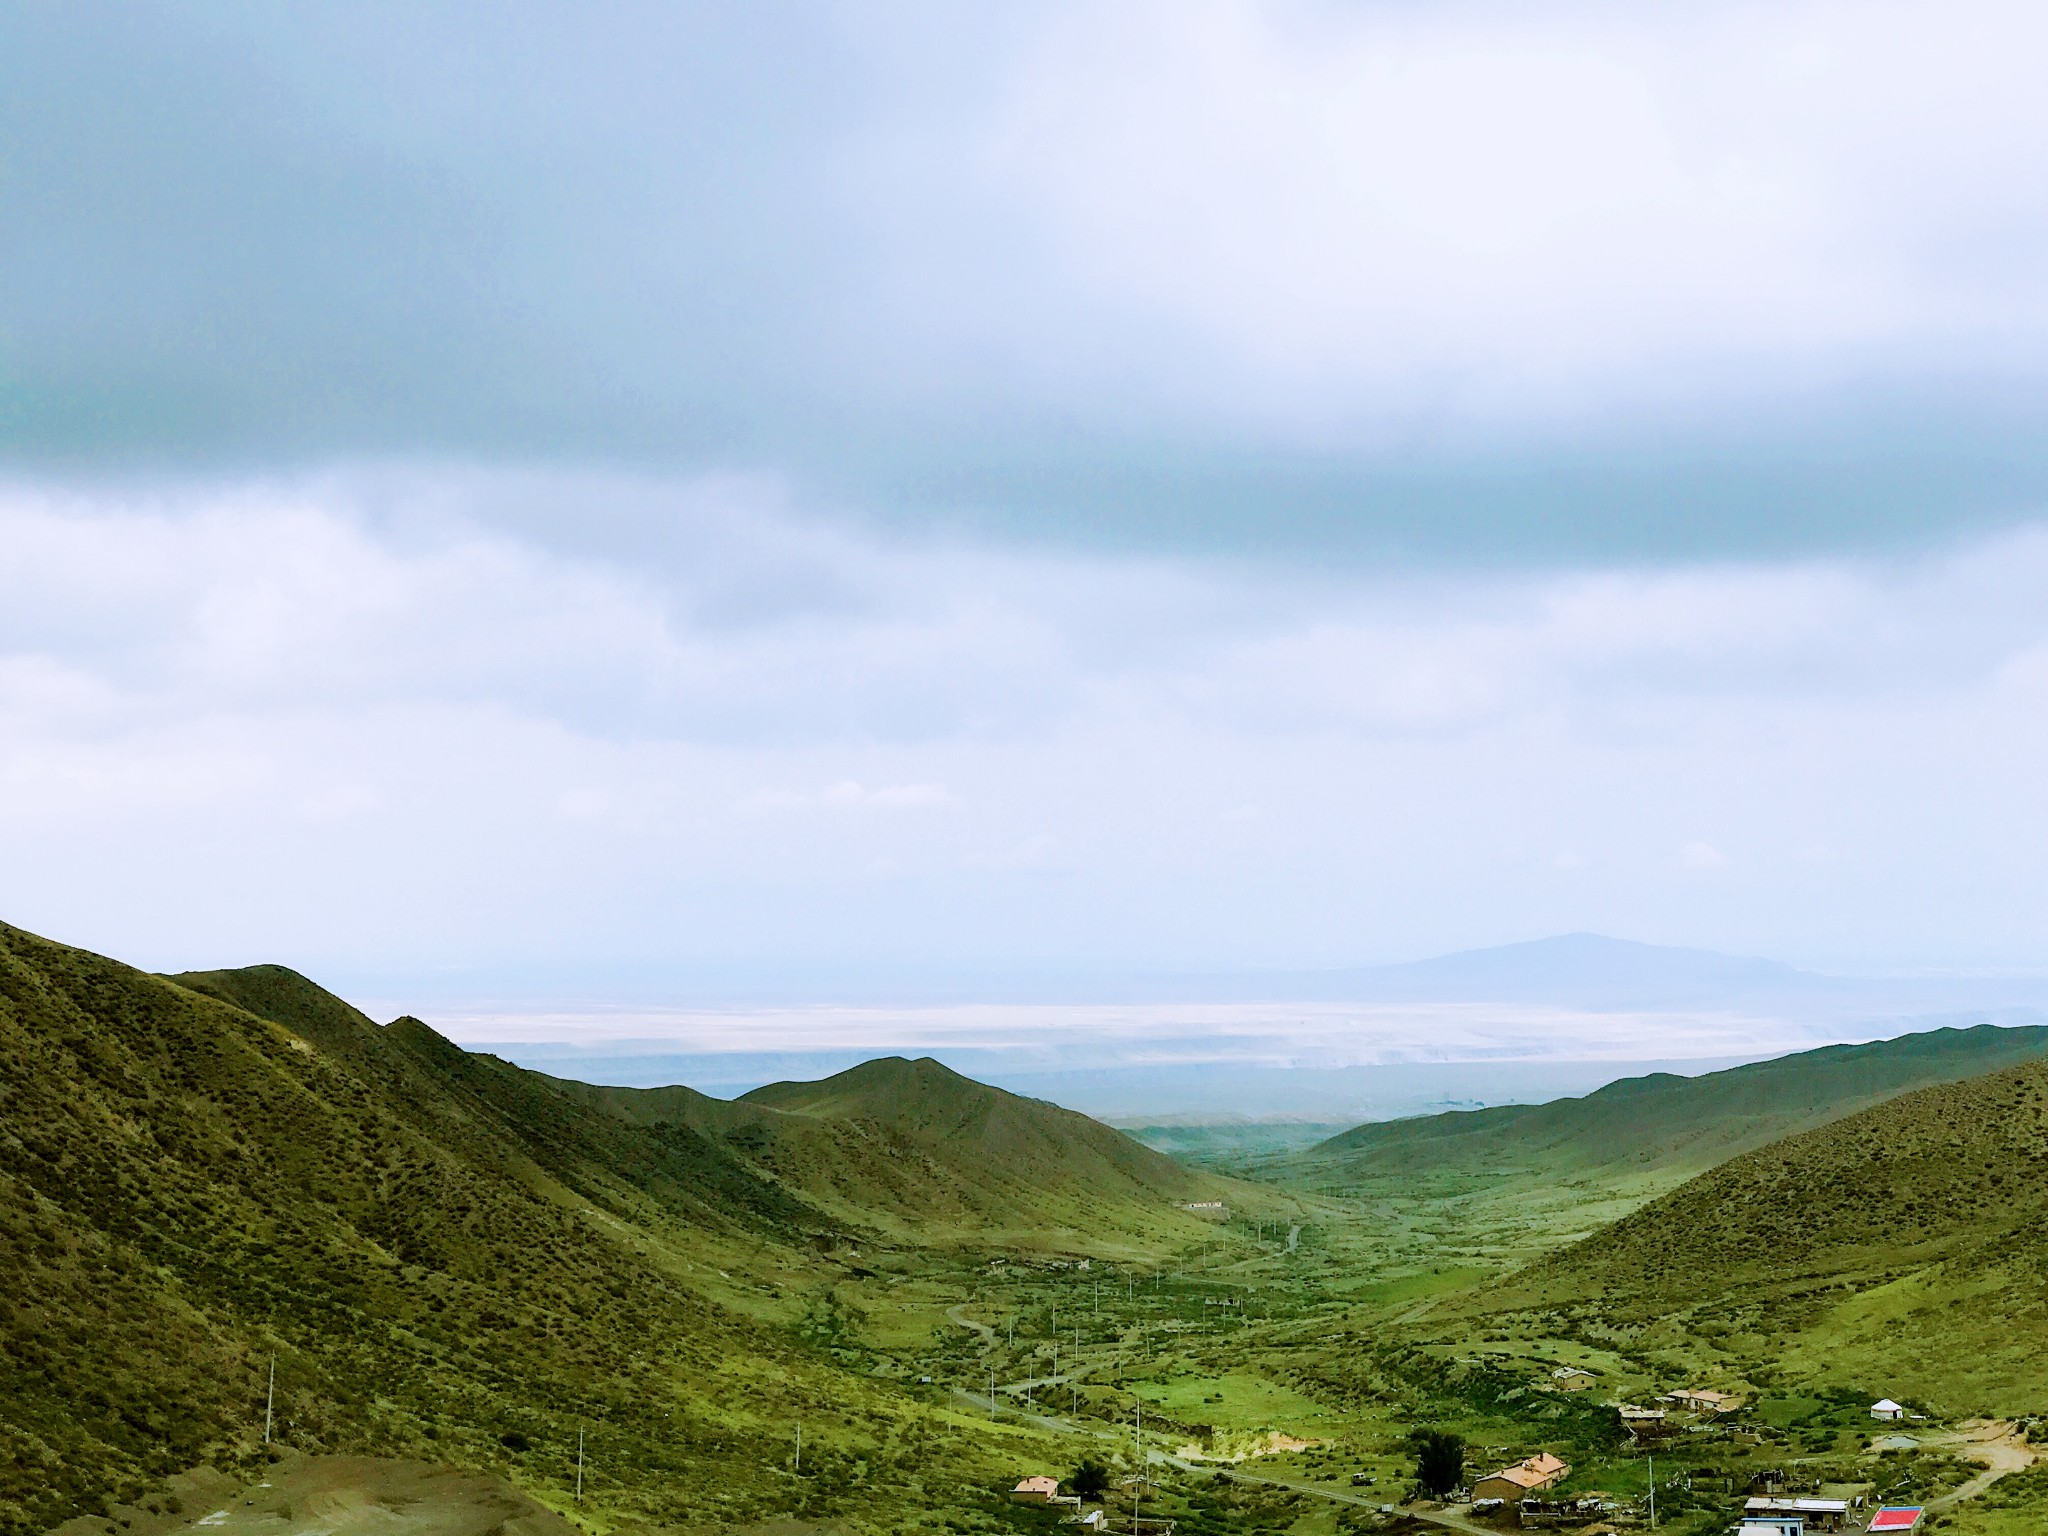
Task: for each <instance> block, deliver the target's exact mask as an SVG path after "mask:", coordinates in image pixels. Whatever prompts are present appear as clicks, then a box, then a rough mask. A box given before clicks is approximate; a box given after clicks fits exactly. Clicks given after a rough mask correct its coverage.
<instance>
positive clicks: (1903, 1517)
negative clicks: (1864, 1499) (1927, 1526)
mask: <svg viewBox="0 0 2048 1536" xmlns="http://www.w3.org/2000/svg"><path fill="white" fill-rule="evenodd" d="M1920 1513H1921V1512H1920V1510H1919V1509H1918V1508H1917V1507H1916V1508H1911V1509H1908V1508H1905V1507H1903V1506H1899V1505H1894V1506H1892V1507H1890V1508H1888V1509H1880V1510H1879V1511H1878V1512H1877V1513H1876V1514H1874V1515H1872V1516H1871V1517H1870V1529H1871V1530H1873V1531H1895V1532H1904V1531H1911V1530H1914V1529H1916V1528H1917V1527H1918V1526H1919V1524H1920Z"/></svg>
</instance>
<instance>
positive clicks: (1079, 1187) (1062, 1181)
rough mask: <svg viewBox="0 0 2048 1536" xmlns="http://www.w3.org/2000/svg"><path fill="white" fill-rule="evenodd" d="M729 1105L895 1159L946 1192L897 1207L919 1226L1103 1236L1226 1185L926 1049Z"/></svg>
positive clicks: (819, 1185) (841, 1192) (773, 1126)
mask: <svg viewBox="0 0 2048 1536" xmlns="http://www.w3.org/2000/svg"><path fill="white" fill-rule="evenodd" d="M732 1107H733V1109H734V1111H735V1112H743V1111H745V1110H748V1109H752V1110H755V1111H765V1112H766V1114H767V1117H768V1118H766V1119H765V1120H764V1121H763V1122H762V1125H763V1127H764V1134H771V1135H773V1136H774V1137H775V1138H776V1139H777V1141H778V1142H780V1143H781V1144H782V1145H784V1146H800V1145H802V1143H803V1138H802V1137H801V1136H800V1135H799V1134H798V1133H796V1131H795V1125H796V1124H797V1123H804V1124H807V1125H810V1126H815V1127H817V1128H818V1131H822V1132H825V1133H826V1134H828V1135H829V1136H830V1137H831V1138H832V1144H833V1145H834V1146H835V1147H839V1146H844V1145H845V1144H846V1143H847V1142H848V1141H854V1142H857V1143H858V1144H860V1145H861V1146H863V1147H864V1148H865V1149H866V1150H867V1152H868V1157H867V1159H866V1160H867V1161H871V1162H879V1163H880V1164H882V1165H884V1166H888V1167H892V1168H896V1169H898V1170H901V1176H902V1177H903V1178H904V1179H905V1180H906V1182H907V1183H908V1184H909V1186H910V1188H911V1189H912V1190H916V1189H924V1190H932V1191H941V1192H943V1204H941V1205H940V1206H938V1207H937V1208H934V1207H933V1206H931V1205H930V1204H929V1203H928V1201H926V1200H924V1199H922V1198H921V1197H920V1198H918V1199H916V1200H914V1201H912V1200H906V1202H905V1203H904V1204H902V1205H901V1206H900V1207H899V1209H900V1211H901V1214H902V1215H904V1216H905V1217H907V1218H913V1219H915V1220H916V1221H917V1222H918V1223H919V1224H920V1225H921V1226H922V1227H923V1229H924V1230H925V1231H926V1232H927V1233H930V1232H931V1231H932V1228H933V1224H934V1222H935V1221H937V1222H943V1223H945V1224H947V1225H958V1224H963V1223H964V1224H967V1225H970V1226H972V1227H976V1228H987V1229H993V1230H1000V1231H1004V1232H1037V1233H1039V1234H1041V1235H1045V1234H1060V1235H1063V1236H1069V1237H1080V1236H1084V1235H1087V1234H1089V1233H1091V1232H1092V1233H1094V1234H1095V1235H1096V1236H1097V1237H1099V1238H1100V1237H1110V1236H1114V1235H1116V1234H1117V1233H1118V1232H1119V1230H1120V1229H1121V1228H1122V1227H1123V1226H1124V1225H1125V1224H1126V1223H1127V1222H1128V1220H1129V1217H1128V1215H1127V1214H1125V1213H1128V1212H1131V1211H1134V1210H1135V1211H1151V1210H1154V1209H1156V1207H1157V1204H1158V1202H1160V1201H1161V1200H1164V1201H1166V1202H1169V1203H1175V1202H1183V1201H1188V1200H1216V1199H1229V1198H1230V1197H1231V1196H1232V1194H1233V1187H1232V1186H1231V1185H1230V1184H1229V1183H1227V1182H1226V1181H1224V1180H1220V1179H1216V1178H1213V1177H1210V1176H1208V1175H1205V1174H1201V1173H1196V1172H1194V1171H1192V1170H1190V1169H1188V1168H1185V1167H1183V1166H1182V1165H1181V1164H1179V1163H1176V1162H1175V1161H1173V1159H1172V1158H1170V1157H1167V1156H1165V1155H1164V1154H1162V1153H1159V1152H1155V1151H1153V1150H1152V1149H1151V1148H1149V1147H1146V1146H1143V1145H1141V1144H1140V1143H1138V1142H1137V1141H1134V1140H1133V1139H1131V1138H1130V1137H1129V1136H1126V1135H1124V1134H1123V1133H1122V1132H1121V1131H1115V1130H1111V1129H1110V1128H1109V1127H1108V1126H1106V1125H1103V1124H1102V1123H1100V1122H1099V1121H1096V1120H1091V1119H1089V1118H1088V1117H1087V1116H1086V1115H1081V1114H1076V1113H1075V1112H1074V1111H1072V1110H1069V1109H1061V1108H1060V1107H1059V1106H1058V1105H1055V1104H1048V1103H1045V1102H1043V1101H1042V1100H1039V1099H1027V1098H1021V1097H1019V1096H1018V1095H1016V1094H1012V1093H1005V1092H1004V1091H1002V1090H1001V1089H999V1088H991V1087H989V1086H987V1085H986V1084H984V1083H977V1082H975V1081H973V1080H972V1079H970V1078H965V1077H962V1076H961V1075H960V1074H959V1073H957V1072H954V1071H952V1070H951V1069H950V1068H947V1067H945V1066H942V1065H941V1064H940V1063H938V1062H936V1061H933V1060H931V1059H929V1058H924V1059H921V1060H918V1061H906V1060H904V1059H903V1058H902V1057H900V1056H894V1057H886V1058H884V1059H882V1060H878V1061H870V1062H865V1063H863V1064H862V1065H860V1066H857V1067H854V1068H852V1069H851V1070H849V1071H846V1072H841V1073H839V1074H838V1075H837V1076H835V1077H828V1078H826V1079H824V1080H823V1081H821V1082H815V1083H771V1084H769V1085H768V1086H766V1087H764V1088H757V1089H755V1090H754V1091H753V1092H752V1093H749V1094H746V1095H744V1096H743V1097H742V1098H740V1099H739V1100H738V1101H737V1102H736V1103H735V1104H734V1105H733V1106H732ZM812 1134H813V1135H816V1134H817V1132H813V1133H812ZM819 1172H822V1170H819ZM796 1181H797V1183H798V1184H799V1185H800V1187H802V1188H804V1189H805V1190H806V1191H807V1192H808V1193H810V1194H811V1195H812V1196H813V1197H814V1198H816V1199H818V1200H820V1201H821V1202H829V1201H831V1200H833V1199H835V1198H837V1199H845V1198H849V1197H850V1195H851V1192H849V1191H847V1190H845V1189H844V1188H843V1187H834V1188H832V1189H830V1190H828V1189H827V1188H826V1187H824V1183H823V1181H822V1180H821V1179H820V1178H818V1177H815V1176H797V1179H796ZM906 1193H908V1192H907V1191H906ZM1153 1219H1154V1220H1156V1218H1153Z"/></svg>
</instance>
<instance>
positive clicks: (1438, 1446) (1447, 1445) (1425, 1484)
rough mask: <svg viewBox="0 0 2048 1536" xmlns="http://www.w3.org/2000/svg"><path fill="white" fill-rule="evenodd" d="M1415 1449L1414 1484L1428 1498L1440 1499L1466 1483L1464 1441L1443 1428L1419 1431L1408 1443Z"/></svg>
mask: <svg viewBox="0 0 2048 1536" xmlns="http://www.w3.org/2000/svg"><path fill="white" fill-rule="evenodd" d="M1411 1443H1412V1444H1413V1445H1414V1447H1415V1481H1416V1482H1418V1483H1420V1484H1421V1485H1422V1491H1423V1492H1424V1493H1426V1494H1428V1495H1429V1496H1430V1497H1431V1498H1437V1499H1440V1498H1442V1497H1443V1496H1444V1495H1445V1494H1447V1493H1449V1492H1450V1491H1451V1490H1452V1489H1453V1488H1455V1487H1457V1486H1458V1484H1460V1483H1461V1482H1463V1481H1464V1480H1465V1441H1464V1439H1463V1437H1462V1436H1459V1435H1454V1434H1452V1433H1451V1432H1450V1431H1449V1430H1443V1429H1418V1430H1417V1431H1416V1432H1415V1437H1414V1439H1413V1441H1412V1442H1411Z"/></svg>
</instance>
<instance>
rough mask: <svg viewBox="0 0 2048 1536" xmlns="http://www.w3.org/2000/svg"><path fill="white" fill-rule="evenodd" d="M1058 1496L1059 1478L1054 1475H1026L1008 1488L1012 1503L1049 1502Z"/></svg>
mask: <svg viewBox="0 0 2048 1536" xmlns="http://www.w3.org/2000/svg"><path fill="white" fill-rule="evenodd" d="M1059 1496H1060V1480H1059V1479H1058V1478H1056V1477H1027V1478H1025V1479H1024V1481H1023V1482H1021V1483H1019V1484H1018V1485H1017V1486H1016V1487H1014V1488H1012V1489H1011V1490H1010V1502H1011V1503H1013V1504H1050V1503H1052V1502H1053V1501H1054V1500H1055V1499H1057V1498H1058V1497H1059Z"/></svg>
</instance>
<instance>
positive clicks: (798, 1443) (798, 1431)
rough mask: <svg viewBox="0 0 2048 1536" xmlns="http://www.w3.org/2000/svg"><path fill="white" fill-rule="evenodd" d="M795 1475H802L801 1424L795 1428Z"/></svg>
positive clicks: (802, 1431)
mask: <svg viewBox="0 0 2048 1536" xmlns="http://www.w3.org/2000/svg"><path fill="white" fill-rule="evenodd" d="M796 1475H797V1476H798V1477H802V1476H803V1475H804V1427H803V1425H801V1424H799V1425H797V1427H796Z"/></svg>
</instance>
